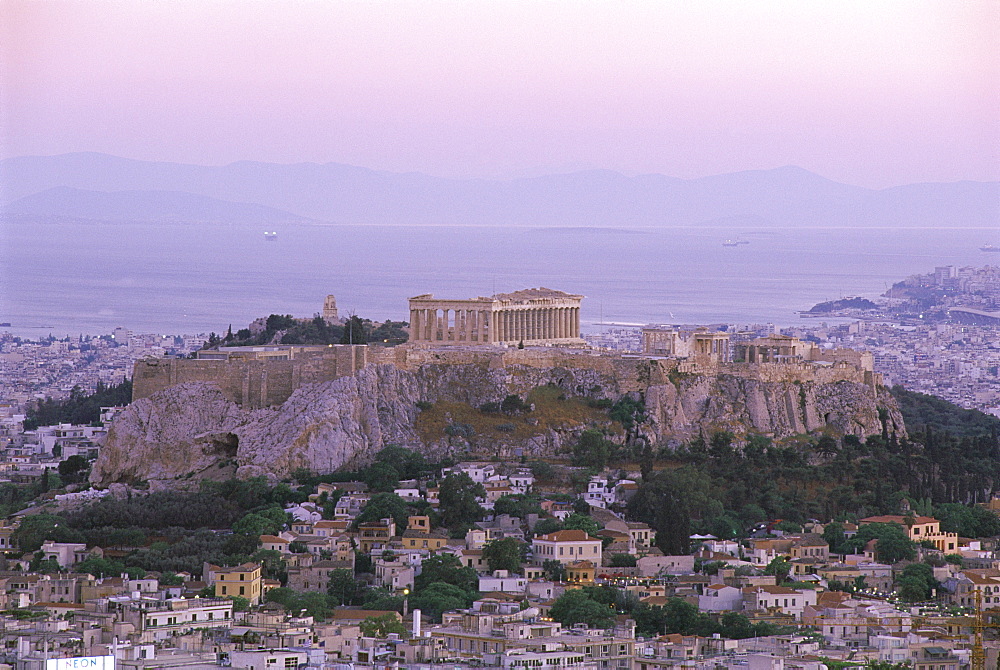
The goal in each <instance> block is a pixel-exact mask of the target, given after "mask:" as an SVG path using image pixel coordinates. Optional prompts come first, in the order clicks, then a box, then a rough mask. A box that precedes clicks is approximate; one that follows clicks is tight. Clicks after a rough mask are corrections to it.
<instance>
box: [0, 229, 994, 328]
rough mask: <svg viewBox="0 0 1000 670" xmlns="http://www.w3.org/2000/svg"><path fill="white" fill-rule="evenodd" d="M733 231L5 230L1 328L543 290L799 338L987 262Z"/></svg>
mask: <svg viewBox="0 0 1000 670" xmlns="http://www.w3.org/2000/svg"><path fill="white" fill-rule="evenodd" d="M742 236H743V238H744V239H747V240H749V241H750V244H746V245H741V246H738V247H733V248H730V247H723V246H722V241H723V240H724V239H725V238H727V237H734V238H735V237H736V232H735V231H726V230H719V229H714V230H705V229H700V230H698V229H668V230H663V229H657V230H649V229H646V230H607V229H599V230H594V229H546V228H474V227H468V228H461V227H459V228H454V227H451V228H448V227H440V228H428V227H419V228H418V227H391V228H390V227H384V228H372V227H354V226H322V227H321V226H287V227H283V228H281V229H280V232H279V235H278V238H277V240H274V241H267V240H265V239H264V236H263V228H261V227H260V226H251V225H245V226H243V225H240V226H213V227H204V226H200V227H199V226H193V225H145V224H135V225H124V226H110V225H106V224H103V225H102V224H68V225H67V224H60V225H58V226H57V225H54V224H44V225H41V224H40V225H33V226H27V225H23V226H13V225H10V224H4V225H3V227H0V322H8V321H9V322H10V323H11V324H12V327H11V328H9V329H4V330H10V331H11V332H14V333H16V334H19V335H22V336H31V337H38V336H41V335H45V334H48V333H50V332H51V333H53V334H55V335H60V336H61V335H64V334H77V333H91V334H98V333H106V332H110V331H111V330H112V329H113V328H115V327H116V326H125V327H128V328H131V329H132V330H134V331H137V332H162V333H171V334H180V333H196V332H208V331H213V330H214V331H216V332H222V331H224V330H225V328H226V327H227V326H228V325H229V324H230V323H231V324H232V325H233V328H234V329H236V328H240V327H243V326H245V325H246V324H247V323H249V322H250V321H251V320H253V319H254V318H256V317H258V316H264V315H267V314H270V313H272V312H279V313H290V314H293V315H296V316H310V315H312V314H314V313H316V312H318V311H320V309H321V308H322V304H323V298H324V297H325V296H326V294H328V293H333V294H335V295H336V296H337V303H338V306H339V307H340V309H341V313H342V314H344V313H347V312H353V313H356V314H359V315H361V316H365V317H370V318H373V319H385V318H392V319H397V320H399V319H407V318H408V308H407V302H406V299H407V298H408V297H410V296H413V295H417V294H420V293H434V294H435V295H437V296H439V297H450V298H468V297H475V296H477V295H489V294H492V293H494V292H505V291H512V290H516V289H519V288H528V287H535V286H547V287H549V288H555V289H561V290H564V291H568V292H573V293H581V294H583V295H585V296H587V299H586V300H584V303H583V305H584V309H583V314H582V318H583V321H584V322H585V325H587V324H594V323H598V322H600V321H601V319H602V318H603V320H604V321H609V322H627V323H648V322H659V323H663V322H667V323H710V322H738V323H752V322H758V323H759V322H768V321H770V322H773V323H776V324H779V325H786V324H791V323H798V322H800V320H799V319H798V317H797V316H796V314H795V312H796V310H803V309H808V308H809V307H811V306H812V305H813V304H815V303H817V302H820V301H823V300H829V299H832V298H838V297H842V296H848V295H863V296H866V297H874V296H876V295H878V294H880V293H882V292H883V291H884V290H885V289H886V287H887V285H889V284H891V283H892V282H894V281H897V280H899V279H902V278H903V277H906V276H907V275H910V274H914V273H917V272H930V271H932V270H933V268H934V266H936V265H985V264H987V263H990V262H992V263H994V264H996V263H1000V254H987V253H983V252H980V251H979V249H978V247H979V246H980V245H982V244H985V243H987V242H992V243H994V244H997V243H1000V232H998V231H989V230H982V229H978V230H955V229H948V230H928V229H919V230H918V229H908V230H856V229H838V230H811V231H791V230H780V231H745V232H744V233H743V235H742Z"/></svg>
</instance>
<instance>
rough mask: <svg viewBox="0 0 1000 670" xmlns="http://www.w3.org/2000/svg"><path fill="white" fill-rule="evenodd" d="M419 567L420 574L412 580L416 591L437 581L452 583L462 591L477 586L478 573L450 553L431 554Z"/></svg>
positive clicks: (476, 587) (471, 589)
mask: <svg viewBox="0 0 1000 670" xmlns="http://www.w3.org/2000/svg"><path fill="white" fill-rule="evenodd" d="M420 567H421V569H420V574H419V575H417V577H416V579H415V580H414V585H415V587H416V590H417V591H420V590H423V589H425V588H427V587H429V586H431V585H432V584H437V583H442V584H452V585H454V586H457V587H459V588H460V589H462V590H463V591H476V590H477V589H478V588H479V575H478V574H477V573H476V570H475V568H470V567H468V566H464V565H462V561H461V560H460V559H459V558H458V557H457V556H454V555H452V554H439V555H436V556H431V557H430V558H427V559H425V560H424V562H423V563H422V564H421V566H420Z"/></svg>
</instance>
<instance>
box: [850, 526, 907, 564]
mask: <svg viewBox="0 0 1000 670" xmlns="http://www.w3.org/2000/svg"><path fill="white" fill-rule="evenodd" d="M871 540H878V543H877V544H876V546H875V557H876V558H877V559H878V560H879V562H881V563H890V564H891V563H896V562H898V561H904V560H905V561H912V560H913V559H914V558H915V557H916V555H917V550H916V549H915V548H914V544H913V542H911V541H910V538H908V537H907V536H906V531H905V530H904V529H903V527H902V526H900V525H899V524H895V523H866V524H865V525H863V526H861V528H859V529H858V532H857V533H856V534H855V535H854V537H852V538H851V539H849V540H847V541H846V542H845V543H844V545H845V547H847V548H848V549H849V550H852V551H858V550H860V549H861V548H863V547H864V546H865V545H866V544H868V542H870V541H871Z"/></svg>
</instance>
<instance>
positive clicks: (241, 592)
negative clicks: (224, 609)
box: [240, 586, 246, 596]
mask: <svg viewBox="0 0 1000 670" xmlns="http://www.w3.org/2000/svg"><path fill="white" fill-rule="evenodd" d="M244 591H246V588H245V587H243V586H241V587H240V595H241V596H242V595H244Z"/></svg>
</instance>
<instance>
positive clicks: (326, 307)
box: [323, 295, 340, 323]
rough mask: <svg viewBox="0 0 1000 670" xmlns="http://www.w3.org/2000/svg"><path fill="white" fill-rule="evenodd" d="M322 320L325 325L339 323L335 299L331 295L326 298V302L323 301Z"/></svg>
mask: <svg viewBox="0 0 1000 670" xmlns="http://www.w3.org/2000/svg"><path fill="white" fill-rule="evenodd" d="M323 320H324V321H326V322H327V323H336V322H338V321H340V319H339V317H338V316H337V298H336V297H335V296H333V295H328V296H326V300H324V301H323Z"/></svg>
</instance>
